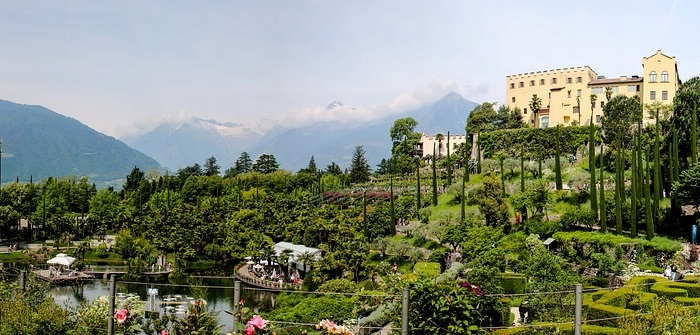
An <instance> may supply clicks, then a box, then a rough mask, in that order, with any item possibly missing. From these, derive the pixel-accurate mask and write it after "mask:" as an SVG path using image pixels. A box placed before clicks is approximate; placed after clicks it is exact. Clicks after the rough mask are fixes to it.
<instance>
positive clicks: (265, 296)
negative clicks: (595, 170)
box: [51, 278, 277, 332]
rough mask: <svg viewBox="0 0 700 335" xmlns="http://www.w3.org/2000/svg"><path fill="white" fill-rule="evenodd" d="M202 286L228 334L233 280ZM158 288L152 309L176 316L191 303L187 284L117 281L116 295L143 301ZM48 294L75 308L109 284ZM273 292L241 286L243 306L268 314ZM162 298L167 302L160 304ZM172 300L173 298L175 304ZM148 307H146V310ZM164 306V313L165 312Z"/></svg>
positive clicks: (213, 280)
mask: <svg viewBox="0 0 700 335" xmlns="http://www.w3.org/2000/svg"><path fill="white" fill-rule="evenodd" d="M201 281H202V284H201V285H202V286H211V287H209V288H206V289H204V291H205V296H206V298H205V300H206V301H207V309H208V310H209V311H210V312H211V313H212V314H213V315H216V316H218V317H219V324H221V325H223V328H222V331H224V332H226V331H230V330H231V329H232V327H233V317H232V316H231V315H229V314H227V313H226V312H224V311H233V306H234V305H235V303H236V301H234V299H233V294H234V279H233V278H203V279H201ZM149 288H156V289H158V295H157V296H156V299H155V305H154V307H155V310H156V311H158V312H159V313H164V312H169V313H176V312H177V311H178V310H177V308H178V305H180V304H178V302H183V303H187V302H188V298H189V300H191V298H192V295H193V292H192V289H191V288H190V287H188V286H186V285H182V286H179V285H170V284H167V283H152V284H151V283H144V284H130V283H119V282H117V290H116V291H117V296H119V297H121V296H125V295H137V296H138V297H139V299H140V300H142V301H146V302H148V301H149V296H148V289H149ZM51 294H52V295H53V298H54V300H55V301H56V303H57V304H58V305H59V306H63V307H66V308H74V307H76V306H78V305H79V304H80V303H81V302H83V301H86V302H89V301H93V300H95V299H97V298H99V297H100V296H109V281H102V280H95V281H92V282H88V283H85V284H82V285H73V286H54V287H52V288H51ZM276 297H277V293H276V292H269V291H260V290H257V289H256V288H253V287H248V286H245V285H244V284H241V299H244V300H245V306H246V307H249V308H251V309H253V310H258V311H269V310H271V309H272V308H274V306H275V298H276ZM163 299H166V301H167V300H170V301H168V303H167V304H162V302H163ZM172 299H175V300H174V301H173V300H172ZM149 306H150V304H149V303H147V304H146V310H149ZM166 306H170V307H167V311H166Z"/></svg>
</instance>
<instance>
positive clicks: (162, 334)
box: [160, 329, 169, 335]
mask: <svg viewBox="0 0 700 335" xmlns="http://www.w3.org/2000/svg"><path fill="white" fill-rule="evenodd" d="M168 334H169V333H168V330H167V329H163V330H161V331H160V335H168Z"/></svg>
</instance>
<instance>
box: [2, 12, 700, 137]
mask: <svg viewBox="0 0 700 335" xmlns="http://www.w3.org/2000/svg"><path fill="white" fill-rule="evenodd" d="M697 13H700V2H696V1H690V0H688V1H656V0H639V1H627V0H617V1H597V0H591V1H536V0H535V1H499V0H493V1H483V0H482V1H470V0H459V1H457V0H455V1H452V0H442V1H425V0H423V1H413V0H394V1H390V0H385V1H376V0H352V1H335V0H324V1H321V0H308V1H307V0H294V1H289V0H280V1H262V0H261V1H243V0H231V1H217V0H211V1H178V0H167V1H165V0H162V1H159V0H153V1H131V0H120V1H93V0H63V1H55V0H45V1H38V0H23V1H10V0H0V46H1V47H0V99H4V100H10V101H13V102H17V103H23V104H30V105H43V106H45V107H47V108H49V109H51V110H53V111H56V112H58V113H60V114H63V115H67V116H70V117H73V118H75V119H77V120H79V121H80V122H82V123H84V124H86V125H88V126H90V127H92V128H94V129H95V130H98V131H100V132H103V133H106V134H108V135H112V136H115V137H120V136H123V135H128V134H133V133H135V132H139V131H144V130H148V128H149V127H152V126H153V125H154V124H156V123H158V122H163V121H165V120H172V119H178V118H184V117H192V116H196V117H199V118H202V119H215V120H217V121H219V122H234V123H242V124H246V125H249V126H251V127H253V128H254V129H259V130H261V131H265V130H268V129H270V128H272V127H275V126H278V125H287V126H289V125H303V124H306V123H311V122H314V121H317V120H339V121H342V120H345V119H358V120H371V119H375V118H379V117H383V116H386V115H390V114H394V113H399V112H402V111H404V110H406V109H409V108H412V107H417V106H419V105H421V104H424V103H429V102H432V101H435V100H437V99H439V98H440V97H442V96H444V95H446V94H447V93H449V92H451V91H455V92H457V93H460V94H461V95H462V96H464V97H465V98H467V99H469V100H472V101H475V102H478V103H481V102H485V101H489V102H503V100H504V99H505V86H506V84H505V77H506V76H507V75H511V74H518V73H524V72H531V71H538V70H549V69H556V68H563V67H571V66H585V65H588V66H591V67H592V68H593V69H594V70H595V71H596V72H597V73H598V74H602V75H606V76H608V77H616V76H620V75H639V74H641V73H642V67H641V61H642V57H645V56H650V55H652V54H654V53H655V52H656V50H657V49H661V50H662V51H663V52H664V53H665V54H667V55H670V56H676V58H677V61H678V68H679V72H680V77H681V80H687V79H688V78H691V77H693V76H695V75H697V74H698V71H699V70H700V44H699V43H697V41H696V38H695V36H694V35H695V34H697V32H698V31H700V22H699V20H698V19H697ZM333 101H341V102H343V103H344V104H346V105H350V106H355V107H356V108H355V109H350V110H352V112H342V113H333V111H329V110H327V109H326V108H325V107H326V106H327V105H328V104H329V103H331V102H333Z"/></svg>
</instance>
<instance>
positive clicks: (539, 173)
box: [537, 146, 542, 179]
mask: <svg viewBox="0 0 700 335" xmlns="http://www.w3.org/2000/svg"><path fill="white" fill-rule="evenodd" d="M537 177H538V178H539V179H542V146H538V147H537Z"/></svg>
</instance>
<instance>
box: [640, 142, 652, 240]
mask: <svg viewBox="0 0 700 335" xmlns="http://www.w3.org/2000/svg"><path fill="white" fill-rule="evenodd" d="M646 158H647V163H646V169H645V170H646V171H645V173H644V175H645V176H644V185H642V187H643V188H644V205H645V207H646V212H647V213H646V219H647V220H646V221H647V240H651V239H652V238H654V218H653V217H652V209H651V195H650V194H649V193H650V192H651V191H650V190H649V186H650V185H649V183H650V182H651V180H650V175H651V164H650V163H651V161H650V158H651V157H650V153H649V148H647V149H646Z"/></svg>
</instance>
